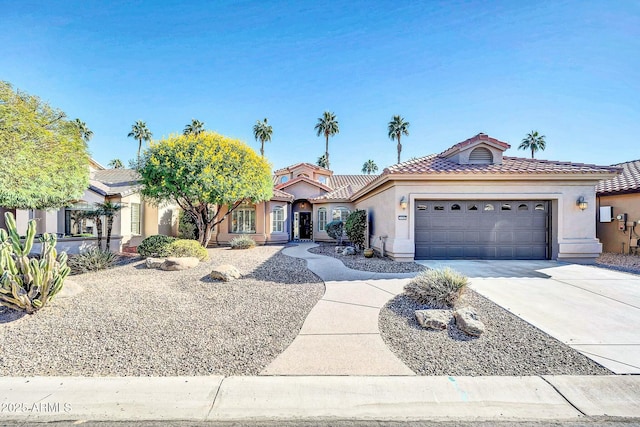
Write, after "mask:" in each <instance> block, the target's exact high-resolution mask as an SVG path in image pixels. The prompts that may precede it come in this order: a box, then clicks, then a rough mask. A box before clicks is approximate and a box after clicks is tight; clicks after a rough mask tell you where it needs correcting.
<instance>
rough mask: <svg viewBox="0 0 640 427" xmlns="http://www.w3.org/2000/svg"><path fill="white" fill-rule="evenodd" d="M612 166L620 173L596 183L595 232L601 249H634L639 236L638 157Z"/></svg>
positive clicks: (610, 250) (639, 167) (632, 251)
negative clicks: (618, 169)
mask: <svg viewBox="0 0 640 427" xmlns="http://www.w3.org/2000/svg"><path fill="white" fill-rule="evenodd" d="M613 167H617V168H620V169H621V170H622V173H621V174H620V175H617V176H614V177H612V178H610V179H605V180H602V181H600V182H599V183H598V186H597V187H596V195H597V207H598V210H597V211H596V213H597V222H596V235H597V236H598V238H599V239H600V241H601V242H602V246H603V250H604V252H617V253H637V250H638V239H639V238H640V227H638V225H637V224H638V223H640V160H634V161H631V162H626V163H619V164H616V165H613Z"/></svg>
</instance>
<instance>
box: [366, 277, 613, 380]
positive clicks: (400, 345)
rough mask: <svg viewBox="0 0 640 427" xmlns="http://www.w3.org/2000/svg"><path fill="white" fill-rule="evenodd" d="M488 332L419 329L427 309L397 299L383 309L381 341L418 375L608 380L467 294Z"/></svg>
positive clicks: (573, 355)
mask: <svg viewBox="0 0 640 427" xmlns="http://www.w3.org/2000/svg"><path fill="white" fill-rule="evenodd" d="M464 302H465V303H467V304H470V305H472V306H473V307H474V308H475V309H476V310H477V313H478V316H479V318H480V320H482V322H483V323H484V324H485V326H486V332H485V333H484V334H483V335H482V336H480V337H478V338H472V337H469V336H468V335H466V334H464V333H463V332H461V331H459V330H458V329H457V328H456V327H455V324H454V323H453V322H451V323H450V324H449V329H447V330H444V331H434V330H427V329H423V328H422V327H421V326H420V325H419V324H418V322H417V321H416V319H415V315H414V311H415V310H420V309H425V308H429V307H427V306H423V305H420V304H418V303H416V302H415V301H414V300H412V299H410V298H409V297H407V296H405V295H403V294H400V295H398V296H397V297H395V298H394V299H392V300H391V301H389V303H387V305H386V306H385V307H383V308H382V310H381V312H380V316H379V318H378V326H379V328H380V332H381V335H382V338H383V340H384V341H385V343H386V344H387V345H388V346H389V348H390V349H391V350H392V351H393V352H394V353H395V354H396V355H397V356H398V357H399V358H400V360H402V361H403V362H404V363H405V364H406V365H407V366H408V367H409V368H411V369H412V370H413V371H414V372H416V374H418V375H470V376H480V375H516V376H520V375H611V374H612V372H611V371H609V370H608V369H606V368H604V367H602V366H600V365H598V364H597V363H595V362H593V361H591V360H590V359H588V358H587V357H585V356H583V355H582V354H580V353H578V352H577V351H575V350H573V349H572V348H570V347H568V346H567V345H565V344H563V343H561V342H560V341H558V340H556V339H554V338H552V337H550V336H549V335H547V334H545V333H543V332H542V331H540V330H539V329H537V328H535V327H534V326H532V325H530V324H529V323H527V322H525V321H524V320H522V319H520V318H518V317H517V316H515V315H513V314H511V313H509V312H508V311H506V310H504V309H503V308H501V307H499V306H498V305H496V304H494V303H493V302H491V301H489V300H488V299H486V298H484V297H483V296H481V295H479V294H477V293H476V292H473V291H472V290H470V289H468V290H467V293H466V295H465V296H464Z"/></svg>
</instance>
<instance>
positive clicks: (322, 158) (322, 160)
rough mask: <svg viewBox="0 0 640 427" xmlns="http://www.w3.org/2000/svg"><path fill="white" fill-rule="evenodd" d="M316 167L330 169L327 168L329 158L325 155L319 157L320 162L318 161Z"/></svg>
mask: <svg viewBox="0 0 640 427" xmlns="http://www.w3.org/2000/svg"><path fill="white" fill-rule="evenodd" d="M316 165H318V166H320V167H321V168H325V169H329V167H328V166H327V156H326V155H324V154H323V155H322V156H320V157H318V160H316Z"/></svg>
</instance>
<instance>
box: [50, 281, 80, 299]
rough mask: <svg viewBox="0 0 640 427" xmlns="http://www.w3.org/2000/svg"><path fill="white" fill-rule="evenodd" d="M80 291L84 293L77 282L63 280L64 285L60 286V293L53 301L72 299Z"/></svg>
mask: <svg viewBox="0 0 640 427" xmlns="http://www.w3.org/2000/svg"><path fill="white" fill-rule="evenodd" d="M82 291H84V289H82V286H80V285H79V284H78V283H77V282H75V281H73V280H69V279H65V280H64V283H63V284H62V289H60V292H58V293H57V294H56V296H55V299H63V298H69V297H73V296H76V295H78V294H79V293H81V292H82Z"/></svg>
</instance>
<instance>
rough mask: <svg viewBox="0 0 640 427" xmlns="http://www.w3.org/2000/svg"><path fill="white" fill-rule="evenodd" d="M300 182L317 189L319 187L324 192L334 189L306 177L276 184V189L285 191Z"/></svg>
mask: <svg viewBox="0 0 640 427" xmlns="http://www.w3.org/2000/svg"><path fill="white" fill-rule="evenodd" d="M298 182H307V183H309V184H311V185H314V186H316V187H319V188H321V189H323V190H324V191H331V190H332V188H331V187H329V186H328V185H326V184H323V183H321V182H320V181H314V180H313V179H311V178H308V177H306V176H298V177H296V178H293V179H290V180H289V181H287V182H283V183H281V184H276V186H275V188H276V189H278V190H280V189H283V188H287V187H290V186H292V185H293V184H296V183H298Z"/></svg>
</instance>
